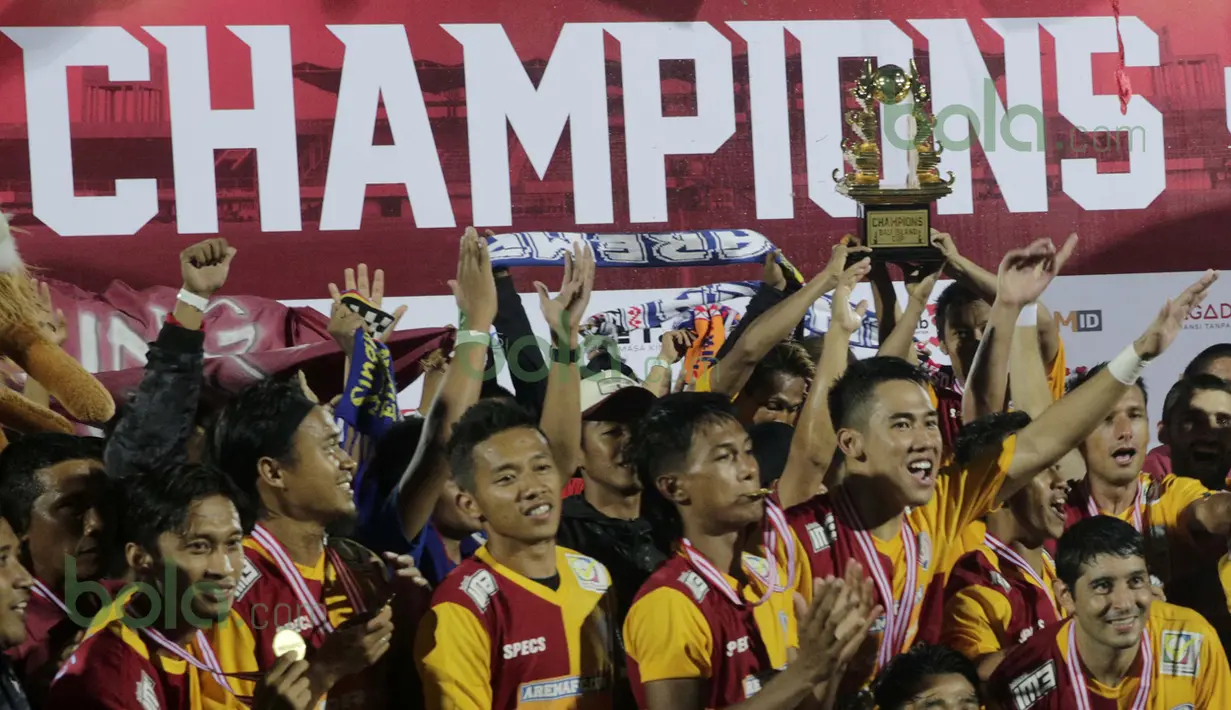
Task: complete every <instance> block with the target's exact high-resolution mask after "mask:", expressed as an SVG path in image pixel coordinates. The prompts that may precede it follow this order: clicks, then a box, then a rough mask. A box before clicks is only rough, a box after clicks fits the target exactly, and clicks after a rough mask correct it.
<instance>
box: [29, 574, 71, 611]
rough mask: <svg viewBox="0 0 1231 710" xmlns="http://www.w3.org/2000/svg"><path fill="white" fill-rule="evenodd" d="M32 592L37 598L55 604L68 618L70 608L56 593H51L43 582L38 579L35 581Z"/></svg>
mask: <svg viewBox="0 0 1231 710" xmlns="http://www.w3.org/2000/svg"><path fill="white" fill-rule="evenodd" d="M30 591H31V592H33V593H34V594H35V595H36V596H38V597H41V598H42V599H45V600H47V601H49V602H51V603H52V604H55V605H56V608H57V609H59V610H60V611H62V612H64V615H65V616H68V606H67V605H66V604H65V603H64V600H63V599H60V597H58V596H56V593H55V592H53V591H51V589H49V588H48V587H47V585H46V584H43V582H42V580H40V579H37V578H36V579H35V580H34V586H33V588H31V590H30Z"/></svg>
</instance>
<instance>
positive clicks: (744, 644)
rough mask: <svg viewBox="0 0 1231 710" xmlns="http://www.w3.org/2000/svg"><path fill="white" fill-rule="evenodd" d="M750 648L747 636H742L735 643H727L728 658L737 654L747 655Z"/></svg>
mask: <svg viewBox="0 0 1231 710" xmlns="http://www.w3.org/2000/svg"><path fill="white" fill-rule="evenodd" d="M750 647H751V642H750V641H749V640H748V637H747V636H741V637H739V638H738V639H736V640H734V641H727V658H730V657H732V656H734V655H735V654H737V653H746V652H747V651H748V649H749V648H750Z"/></svg>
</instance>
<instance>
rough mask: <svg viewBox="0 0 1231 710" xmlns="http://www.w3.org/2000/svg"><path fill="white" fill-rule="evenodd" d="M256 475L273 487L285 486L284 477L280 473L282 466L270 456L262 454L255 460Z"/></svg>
mask: <svg viewBox="0 0 1231 710" xmlns="http://www.w3.org/2000/svg"><path fill="white" fill-rule="evenodd" d="M256 470H257V475H259V476H260V477H261V480H263V481H265V483H266V484H267V485H269V486H272V487H274V488H286V478H285V477H284V476H283V475H282V467H281V466H279V465H278V462H277V461H276V460H274V459H273V457H271V456H262V457H261V459H260V460H259V461H257V462H256Z"/></svg>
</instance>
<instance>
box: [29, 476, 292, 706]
mask: <svg viewBox="0 0 1231 710" xmlns="http://www.w3.org/2000/svg"><path fill="white" fill-rule="evenodd" d="M243 501H244V499H243V497H242V495H241V494H240V493H239V492H238V491H237V490H236V489H235V487H234V485H233V484H232V483H231V482H230V480H229V479H228V478H227V476H226V475H225V474H223V473H221V472H219V471H217V470H214V469H211V468H208V467H203V466H195V465H188V466H180V467H176V468H174V469H172V470H170V471H167V472H159V473H158V474H156V475H147V476H140V477H136V478H134V479H132V480H131V481H130V485H129V486H127V487H126V488H125V490H124V493H123V510H124V516H123V518H122V520H121V521H120V526H121V529H120V531H119V532H120V538H119V539H120V541H121V542H122V544H123V552H124V559H125V560H126V562H127V565H128V572H129V575H130V576H131V578H132V579H134V580H135V581H136V584H135V585H130V586H129V587H126V588H125V589H124V591H123V592H121V594H120V596H119V597H117V598H116V599H115V601H113V602H111V603H110V604H109V605H108V606H107V607H105V608H104V609H103V611H102V612H101V613H100V614H99V615H98V616H97V617H96V618H95V620H94V621H93V623H92V624H91V625H90V628H89V630H88V631H87V633H86V636H85V639H84V640H83V641H82V643H81V646H80V647H78V649H77V650H76V651H75V652H74V653H73V655H72V656H71V657H70V658H69V660H68V661H67V662H66V663H65V665H64V667H63V668H62V669H61V671H60V674H59V675H58V676H57V677H56V679H55V681H54V682H53V683H52V685H51V689H50V691H49V693H48V697H47V702H46V707H49V708H76V709H80V710H150V709H151V708H161V709H162V710H206V709H210V710H213V709H215V708H242V707H245V706H248V705H252V704H253V703H254V701H255V702H256V706H257V707H260V705H261V703H270V702H272V700H273V698H271V697H270V695H271V693H273V694H275V695H278V694H282V695H283V697H282V700H283V701H286V702H288V703H289V704H284V705H282V706H280V707H294V708H303V709H305V710H306V707H307V703H308V702H309V701H310V700H311V698H310V697H309V696H308V695H307V693H306V692H305V691H306V690H307V684H306V679H304V678H303V676H304V673H305V671H306V670H307V664H304V663H299V664H292V663H291V660H290V659H284V660H282V661H281V662H280V663H279V664H277V665H276V666H275V668H274V669H273V675H271V676H270V677H269V678H266V679H265V680H264V681H262V682H259V683H254V679H256V678H260V677H261V675H260V673H259V672H258V671H259V668H258V665H257V659H256V653H255V651H256V640H255V638H254V635H253V632H252V629H251V628H250V627H249V625H248V624H247V623H246V620H245V619H244V618H243V617H242V616H241V615H240V614H239V613H238V612H237V610H236V609H235V608H233V606H232V601H233V600H234V597H235V591H236V587H237V585H238V584H239V574H240V570H241V569H242V566H243V546H242V543H243V537H244V531H245V530H247V529H248V527H249V526H250V525H251V523H252V516H251V515H250V514H248V513H247V512H245V511H246V505H245V503H244V502H243ZM291 696H293V697H291ZM267 707H275V706H273V705H267Z"/></svg>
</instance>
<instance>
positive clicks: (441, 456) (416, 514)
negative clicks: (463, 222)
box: [394, 227, 496, 540]
mask: <svg viewBox="0 0 1231 710" xmlns="http://www.w3.org/2000/svg"><path fill="white" fill-rule="evenodd" d="M458 251H459V254H458V259H457V278H456V279H453V280H450V281H449V288H450V289H452V290H453V297H454V299H456V300H457V307H458V310H459V311H460V312H461V314H462V318H463V320H464V322H465V323H466V324H467V327H468V328H470V330H465V331H461V332H459V333H458V336H457V341H456V344H455V345H454V348H453V360H452V361H451V362H450V363H449V370H448V372H447V373H445V377H444V381H443V382H442V383H441V385H440V394H439V395H438V396H437V398H436V403H435V404H434V405H433V406H432V409H431V411H430V412H428V420H429V422H439V425H438V426H433V427H431V428H432V429H434V432H433V433H432V435H431V436H430V438H429V427H428V426H425V427H424V434H423V436H424V443H422V444H421V445H420V449H421V450H422V452H423V455H422V456H420V455H418V454H416V456H415V460H414V461H412V462H411V464H410V465H409V466H407V468H406V472H405V473H404V474H403V475H402V480H401V481H399V482H398V485H397V488H396V489H395V490H394V495H396V496H397V505H398V513H399V517H400V518H401V522H402V532H403V534H404V535H405V537H406V539H407V540H412V539H414V537H415V536H416V535H418V534H419V531H420V530H422V529H423V526H424V525H426V524H427V522H428V519H429V518H430V517H431V515H432V509H433V508H434V507H435V506H436V499H437V498H438V497H439V496H440V491H441V489H442V488H444V485H445V483H446V482H447V481H448V480H449V462H448V460H447V458H446V457H445V445H446V444H447V443H448V441H449V435H450V434H451V433H452V432H453V425H454V424H456V423H457V421H458V420H459V419H461V418H462V415H463V414H465V412H466V410H467V409H469V408H470V407H471V405H473V404H474V403H475V402H477V401H479V392H480V390H481V389H482V387H483V378H484V377H485V373H484V368H485V367H486V365H487V346H488V344H489V343H490V341H491V335H490V334H491V328H492V320H493V319H494V318H495V317H496V284H495V281H494V279H493V278H492V263H491V256H490V255H489V254H488V252H487V240H486V239H483V238H481V237H480V236H479V233H478V232H476V231H475V230H474V227H468V228H467V229H466V233H465V234H463V235H462V239H461V245H460V247H459V250H458ZM493 376H494V373H493Z"/></svg>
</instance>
